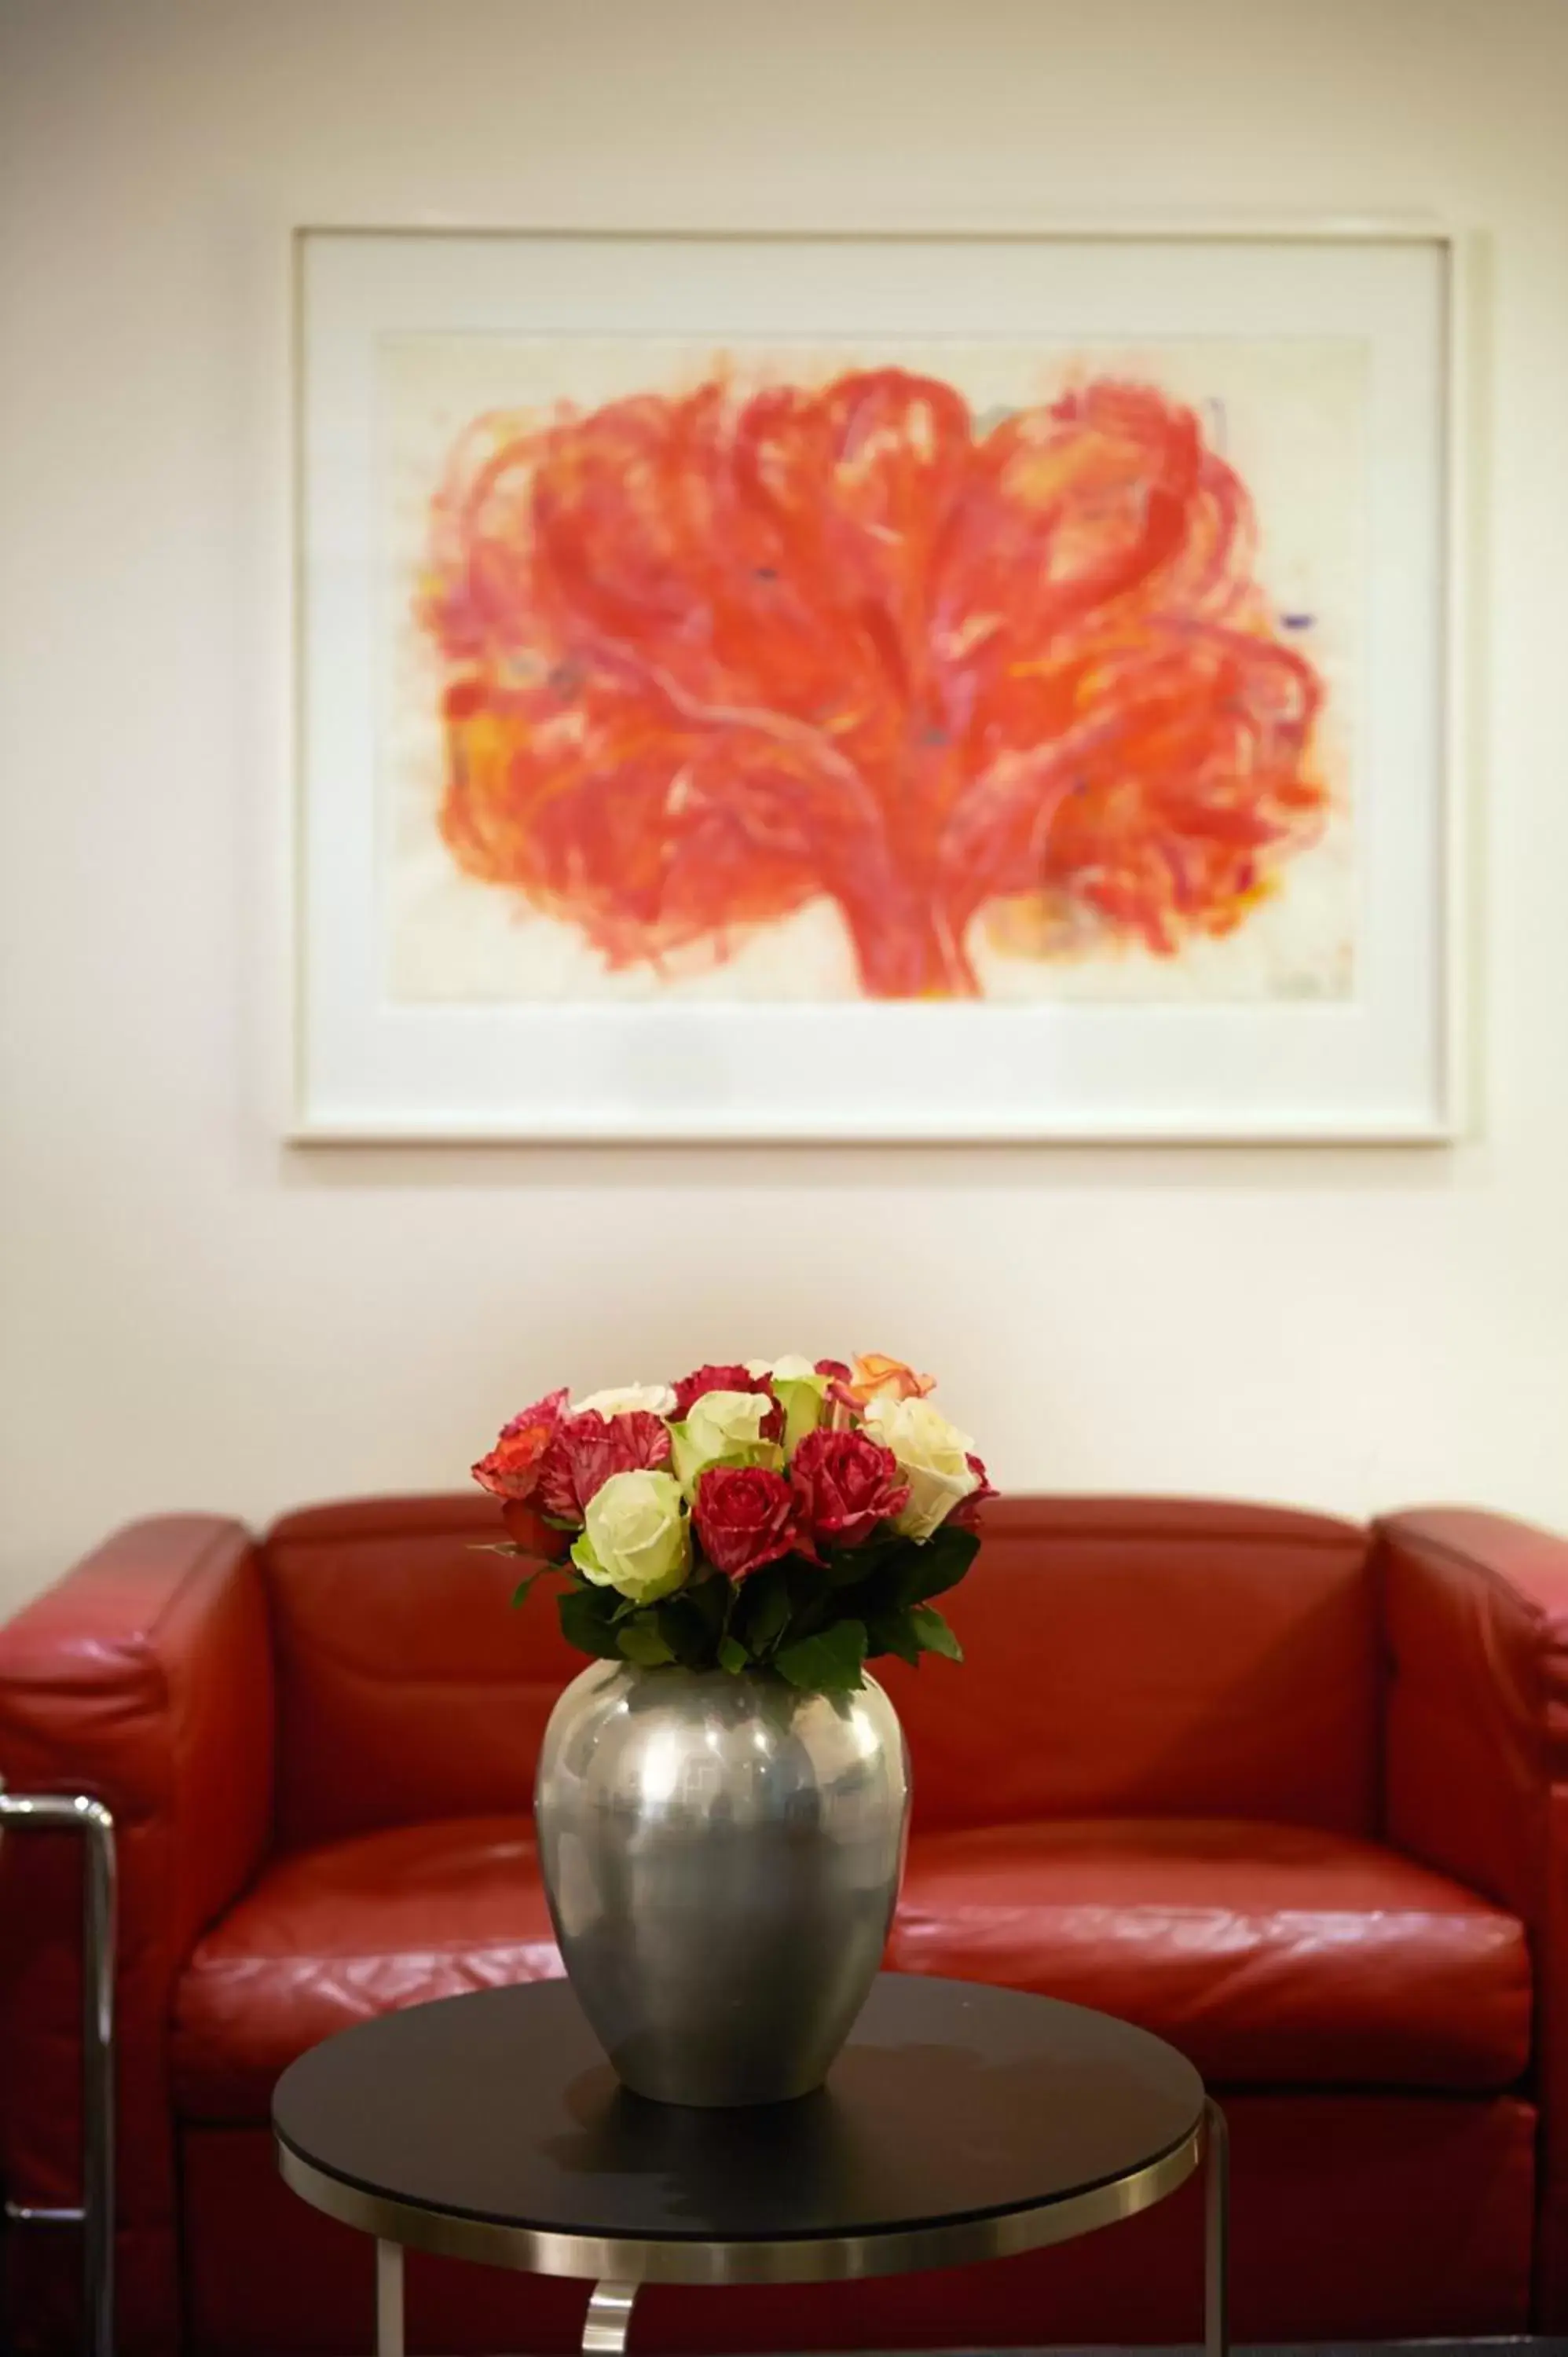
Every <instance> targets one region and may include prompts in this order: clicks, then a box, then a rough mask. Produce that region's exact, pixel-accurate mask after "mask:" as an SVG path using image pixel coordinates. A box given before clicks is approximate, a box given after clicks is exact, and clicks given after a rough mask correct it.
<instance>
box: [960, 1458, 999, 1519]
mask: <svg viewBox="0 0 1568 2357" xmlns="http://www.w3.org/2000/svg"><path fill="white" fill-rule="evenodd" d="M967 1454H968V1460H969V1469H970V1471H971V1472H972V1473H973V1474H975V1475H976V1476H978V1478H979V1481H980V1487H979V1489H978V1490H972V1491H970V1493H969V1495H968V1497H967V1498H961V1499H960V1500H959V1501H958V1503H957V1505H956V1506H955V1507H954V1508H953V1509H952V1512H950V1514H949V1516H948V1520H949V1522H950V1523H952V1525H953V1527H954V1529H955V1530H961V1531H972V1530H973V1528H974V1526H975V1524H976V1523H978V1522H979V1520H980V1510H981V1508H982V1506H983V1505H984V1504H985V1502H986V1501H987V1500H988V1499H990V1498H998V1497H1000V1496H1001V1494H1002V1493H1001V1491H999V1490H993V1488H992V1486H991V1483H990V1482H989V1480H987V1479H986V1473H985V1468H984V1466H983V1464H982V1463H981V1461H980V1459H979V1458H978V1457H976V1456H975V1455H974V1453H973V1451H972V1450H970V1451H968V1452H967Z"/></svg>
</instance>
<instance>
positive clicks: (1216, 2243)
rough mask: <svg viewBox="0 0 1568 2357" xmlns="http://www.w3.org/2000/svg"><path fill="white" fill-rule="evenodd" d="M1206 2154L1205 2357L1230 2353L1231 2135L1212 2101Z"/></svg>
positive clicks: (1206, 2113) (1205, 2117) (1207, 2113)
mask: <svg viewBox="0 0 1568 2357" xmlns="http://www.w3.org/2000/svg"><path fill="white" fill-rule="evenodd" d="M1203 2120H1204V2153H1205V2160H1206V2169H1205V2184H1204V2265H1203V2347H1204V2357H1230V2131H1229V2129H1228V2128H1227V2127H1226V2125H1225V2115H1224V2113H1223V2112H1222V2111H1221V2110H1220V2108H1219V2104H1217V2103H1214V2102H1213V2101H1212V2100H1210V2101H1209V2102H1208V2103H1207V2104H1205V2105H1204V2107H1203Z"/></svg>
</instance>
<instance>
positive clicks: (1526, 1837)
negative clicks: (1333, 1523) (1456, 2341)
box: [1378, 1511, 1568, 2333]
mask: <svg viewBox="0 0 1568 2357" xmlns="http://www.w3.org/2000/svg"><path fill="white" fill-rule="evenodd" d="M1378 1536H1379V1542H1380V1544H1379V1550H1378V1553H1379V1561H1380V1567H1381V1574H1382V1594H1383V1627H1384V1633H1385V1637H1386V1641H1387V1645H1388V1651H1389V1656H1390V1667H1391V1684H1390V1688H1389V1696H1388V1708H1387V1717H1386V1723H1385V1730H1384V1742H1385V1752H1384V1759H1385V1813H1386V1814H1385V1822H1386V1824H1387V1829H1388V1835H1389V1838H1390V1840H1391V1841H1392V1842H1394V1843H1396V1844H1397V1845H1398V1846H1400V1847H1401V1848H1402V1849H1405V1850H1408V1851H1409V1852H1410V1853H1411V1854H1412V1856H1413V1857H1419V1858H1421V1859H1423V1860H1424V1862H1425V1863H1426V1864H1427V1865H1429V1866H1434V1867H1437V1868H1438V1869H1439V1870H1440V1871H1442V1872H1444V1873H1446V1874H1450V1875H1452V1876H1454V1877H1455V1878H1456V1879H1457V1880H1458V1881H1461V1882H1465V1883H1467V1884H1469V1885H1470V1887H1471V1888H1472V1889H1477V1890H1481V1891H1484V1892H1485V1893H1486V1894H1487V1897H1488V1898H1490V1899H1495V1900H1498V1902H1499V1903H1500V1904H1501V1905H1503V1906H1505V1907H1508V1908H1510V1909H1511V1910H1513V1911H1514V1913H1516V1914H1518V1915H1520V1916H1522V1917H1523V1919H1524V1921H1525V1922H1526V1923H1527V1924H1528V1925H1529V1926H1530V1953H1531V1957H1532V1961H1533V1966H1534V1982H1535V1986H1534V2011H1535V2037H1534V2049H1535V2061H1534V2080H1535V2095H1536V2102H1537V2104H1538V2107H1539V2111H1540V2122H1541V2126H1540V2143H1539V2180H1538V2208H1537V2223H1536V2243H1535V2315H1534V2319H1533V2320H1534V2326H1535V2330H1537V2331H1538V2332H1549V2333H1550V2332H1561V2331H1562V2330H1563V2328H1564V2326H1568V1540H1563V1539H1560V1538H1555V1537H1553V1536H1552V1534H1551V1533H1550V1532H1548V1531H1542V1530H1537V1529H1534V1528H1532V1527H1531V1526H1530V1524H1529V1523H1517V1522H1512V1521H1509V1519H1508V1518H1507V1517H1506V1516H1504V1515H1501V1514H1483V1513H1470V1512H1458V1511H1454V1512H1429V1513H1416V1514H1401V1515H1397V1516H1394V1517H1392V1518H1391V1520H1389V1521H1387V1522H1384V1523H1380V1525H1379V1530H1378Z"/></svg>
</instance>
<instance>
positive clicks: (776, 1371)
mask: <svg viewBox="0 0 1568 2357" xmlns="http://www.w3.org/2000/svg"><path fill="white" fill-rule="evenodd" d="M816 1372H817V1368H816V1361H815V1360H813V1359H801V1358H798V1357H797V1358H787V1359H747V1361H746V1373H747V1374H748V1375H755V1376H756V1378H757V1381H758V1383H760V1382H761V1380H762V1378H763V1376H764V1375H771V1376H772V1378H773V1380H774V1382H775V1383H805V1382H806V1381H807V1379H808V1378H809V1377H811V1376H814V1375H815V1373H816Z"/></svg>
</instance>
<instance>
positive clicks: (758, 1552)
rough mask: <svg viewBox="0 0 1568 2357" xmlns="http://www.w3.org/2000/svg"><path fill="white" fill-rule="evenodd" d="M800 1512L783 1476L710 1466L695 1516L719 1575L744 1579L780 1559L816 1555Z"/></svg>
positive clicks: (700, 1484) (744, 1467)
mask: <svg viewBox="0 0 1568 2357" xmlns="http://www.w3.org/2000/svg"><path fill="white" fill-rule="evenodd" d="M796 1511H797V1509H796V1498H795V1492H794V1491H793V1490H792V1489H791V1488H790V1486H789V1482H788V1481H786V1480H785V1479H784V1476H783V1474H782V1473H775V1472H773V1471H772V1470H771V1469H770V1468H769V1467H768V1466H765V1465H710V1466H709V1468H708V1469H707V1471H706V1472H705V1473H703V1475H702V1476H701V1477H700V1478H699V1480H698V1482H697V1494H696V1497H695V1500H694V1501H693V1508H692V1516H693V1521H694V1522H695V1523H696V1526H697V1536H698V1538H699V1539H700V1540H701V1541H702V1544H703V1554H704V1555H706V1556H707V1558H708V1561H709V1562H710V1563H711V1564H712V1565H713V1566H714V1570H715V1571H722V1572H723V1573H724V1574H725V1577H726V1578H729V1579H744V1578H745V1577H746V1574H747V1573H748V1572H753V1571H760V1569H761V1568H762V1566H763V1565H764V1564H765V1563H777V1562H778V1560H779V1556H780V1555H794V1554H796V1553H803V1554H809V1553H810V1552H811V1540H810V1537H809V1535H808V1534H805V1533H803V1532H801V1531H800V1529H799V1528H798V1526H797V1522H796Z"/></svg>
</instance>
